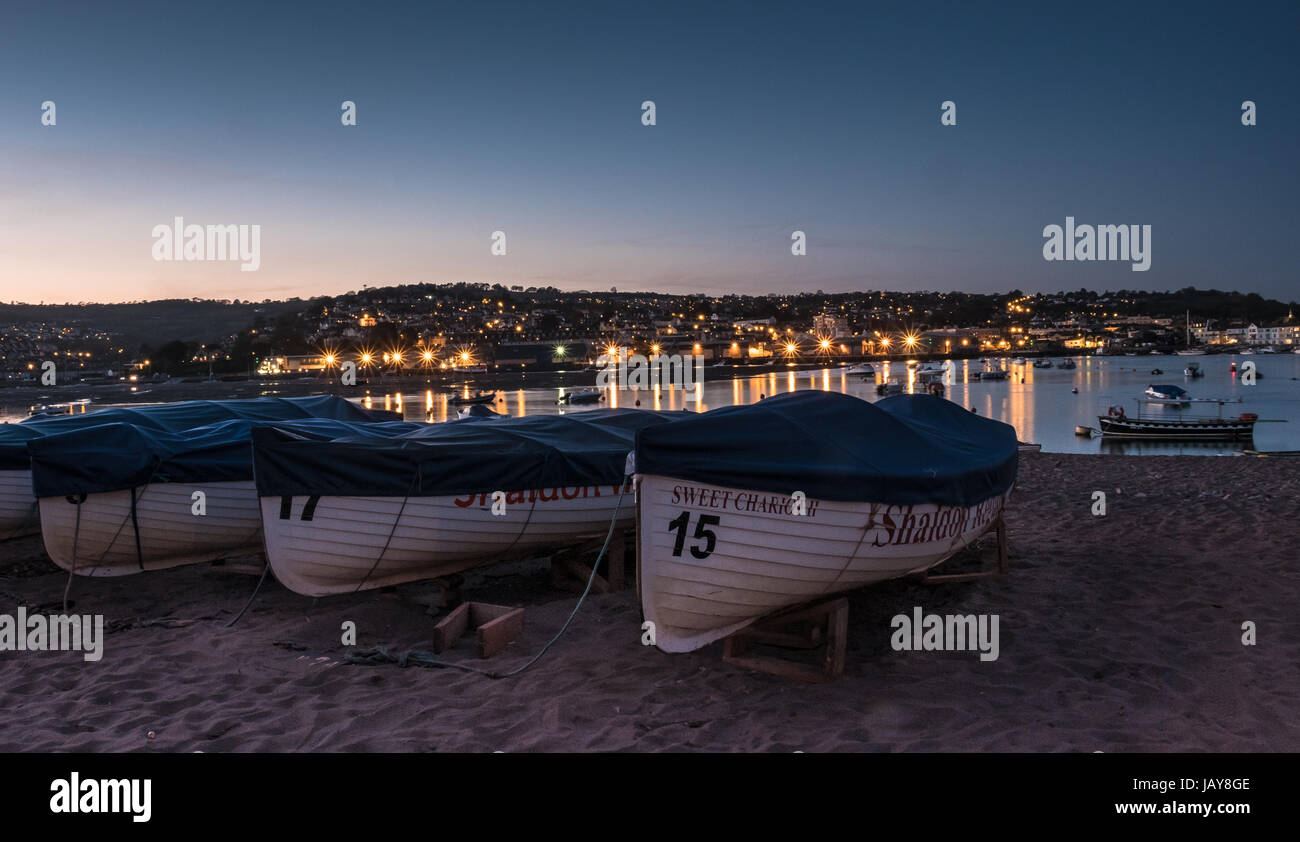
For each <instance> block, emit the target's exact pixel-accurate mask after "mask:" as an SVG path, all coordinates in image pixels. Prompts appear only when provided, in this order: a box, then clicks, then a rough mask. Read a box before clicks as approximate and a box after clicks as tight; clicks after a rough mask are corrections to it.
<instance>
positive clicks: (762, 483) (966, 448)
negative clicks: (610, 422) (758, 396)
mask: <svg viewBox="0 0 1300 842" xmlns="http://www.w3.org/2000/svg"><path fill="white" fill-rule="evenodd" d="M1018 464H1019V448H1018V444H1017V441H1016V431H1015V429H1014V428H1013V427H1011V426H1010V425H1008V424H1003V423H1002V422H1000V421H994V420H992V419H989V418H983V417H981V416H978V415H975V414H974V413H971V412H968V411H966V410H965V409H962V408H961V407H960V406H958V405H957V404H954V403H952V402H951V401H947V400H944V399H943V398H938V397H932V396H930V395H897V396H894V397H890V398H885V399H884V400H881V401H879V402H877V403H875V404H872V403H868V402H867V401H864V400H861V399H859V398H855V397H851V396H849V395H842V394H837V393H834V392H822V391H813V390H809V391H800V392H789V393H786V394H782V395H775V396H773V397H770V398H766V399H764V400H761V401H759V402H758V403H755V404H750V405H748V406H728V407H722V408H720V409H715V410H712V411H710V412H706V413H703V414H701V415H697V416H695V417H693V418H687V419H684V420H681V421H677V422H675V423H674V424H672V425H671V426H660V427H651V428H648V429H645V430H642V431H641V432H640V433H639V434H638V435H637V442H636V470H637V472H638V473H641V474H654V475H659V476H666V477H673V478H676V479H682V480H692V481H695V482H703V483H709V484H710V485H720V486H726V487H729V488H740V489H751V490H756V491H770V492H773V493H777V494H784V495H790V494H792V493H794V492H795V491H802V492H803V493H804V494H806V495H808V496H809V497H814V498H820V499H825V500H842V501H854V502H871V503H886V504H894V505H914V504H920V503H934V504H939V505H946V506H963V507H966V506H973V505H975V504H977V503H980V502H982V501H984V500H987V499H990V498H992V497H996V496H998V495H1000V494H1003V493H1005V492H1006V491H1008V490H1009V489H1010V488H1011V486H1012V484H1013V483H1014V482H1015V479H1016V468H1017V466H1018Z"/></svg>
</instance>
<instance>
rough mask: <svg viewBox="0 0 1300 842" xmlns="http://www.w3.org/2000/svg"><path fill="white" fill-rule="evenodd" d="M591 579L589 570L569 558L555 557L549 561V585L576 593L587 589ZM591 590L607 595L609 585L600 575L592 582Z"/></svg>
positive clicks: (574, 559)
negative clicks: (588, 581)
mask: <svg viewBox="0 0 1300 842" xmlns="http://www.w3.org/2000/svg"><path fill="white" fill-rule="evenodd" d="M589 578H591V568H590V567H588V566H587V565H585V564H583V563H582V562H580V561H578V560H577V559H576V558H573V557H571V556H556V557H555V558H552V559H551V584H552V585H554V586H555V587H557V588H562V589H564V590H568V591H574V592H576V593H582V592H583V591H584V590H586V588H587V580H588V579H589ZM591 589H592V590H593V591H595V592H596V593H609V591H610V584H609V582H608V581H607V580H606V579H605V578H604V577H603V576H601V575H600V574H597V575H596V578H595V579H593V580H592V583H591Z"/></svg>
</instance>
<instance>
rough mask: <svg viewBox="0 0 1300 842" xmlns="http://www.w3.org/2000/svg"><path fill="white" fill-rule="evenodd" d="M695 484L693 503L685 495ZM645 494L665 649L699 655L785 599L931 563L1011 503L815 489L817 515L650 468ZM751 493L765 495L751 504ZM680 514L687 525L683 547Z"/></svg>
mask: <svg viewBox="0 0 1300 842" xmlns="http://www.w3.org/2000/svg"><path fill="white" fill-rule="evenodd" d="M688 492H689V493H693V494H694V497H693V501H694V502H685V499H686V498H685V496H684V494H685V493H688ZM637 495H638V501H639V502H638V507H639V510H640V528H639V529H638V532H639V538H638V545H637V563H638V564H639V565H640V571H641V580H640V581H641V605H642V609H643V611H644V614H645V619H646V620H647V621H649V622H651V623H654V629H655V645H657V646H658V647H659V648H660V649H662V650H664V651H665V652H690V651H692V650H694V649H698V648H700V647H701V646H706V645H708V644H709V643H712V642H714V641H716V640H720V639H722V638H723V637H726V636H727V635H729V634H731V633H732V632H735V631H738V630H739V629H742V628H744V627H745V626H747V625H749V624H750V623H752V622H753V621H754V620H756V619H758V618H759V617H762V616H766V615H768V614H772V613H774V612H776V611H779V610H781V609H783V608H787V607H790V606H794V605H799V604H802V603H805V602H809V601H812V600H815V599H818V598H820V597H823V596H827V595H830V594H834V593H838V592H840V591H847V590H852V589H854V588H859V587H862V586H864V585H870V584H874V583H876V582H883V581H885V580H887V579H897V578H899V577H902V576H908V575H910V574H913V573H921V572H924V571H926V570H929V569H930V568H931V567H934V566H935V565H937V564H939V563H941V562H943V561H944V560H946V559H948V558H950V557H951V556H952V555H953V554H954V553H956V552H958V551H959V550H961V549H962V548H964V547H965V546H967V545H968V544H969V543H970V542H971V541H973V540H975V539H976V538H978V537H979V536H980V535H982V534H983V533H984V532H986V531H988V530H989V528H990V527H991V526H992V525H994V524H995V523H996V522H997V520H998V518H999V517H1000V516H1001V514H1002V510H1003V507H1004V505H1005V500H1006V496H1005V495H1004V496H1001V497H997V498H994V499H992V500H988V501H985V502H984V503H981V504H979V505H977V506H973V507H970V508H960V509H959V508H953V507H946V506H936V505H914V506H889V505H884V504H877V503H846V502H835V501H829V500H817V499H812V498H808V499H807V500H806V503H805V505H806V507H807V513H806V514H803V515H797V514H791V513H790V498H789V496H782V495H774V494H770V493H767V492H762V491H753V490H746V489H739V488H727V487H723V486H714V485H707V484H700V483H683V482H682V481H681V480H676V479H672V478H669V477H661V476H645V475H643V476H639V477H638V483H637ZM721 501H725V503H724V502H721ZM742 501H743V502H742ZM751 501H758V502H759V504H760V505H759V507H756V508H755V509H754V510H753V511H751V510H749V503H750V502H751ZM737 504H740V508H739V511H737ZM764 509H766V511H764ZM706 518H712V520H706ZM680 522H685V524H686V526H687V527H688V529H687V532H686V535H687V540H686V541H684V542H682V543H681V544H680V545H679V544H678V542H677V537H676V536H677V535H678V533H679V529H677V528H674V527H673V524H674V523H680ZM697 524H700V525H701V526H697ZM697 534H698V535H702V536H703V537H702V538H701V539H699V540H694V539H692V538H691V536H693V535H697ZM710 536H712V537H710ZM710 546H712V550H709V547H710ZM706 551H707V552H706ZM700 556H703V557H700Z"/></svg>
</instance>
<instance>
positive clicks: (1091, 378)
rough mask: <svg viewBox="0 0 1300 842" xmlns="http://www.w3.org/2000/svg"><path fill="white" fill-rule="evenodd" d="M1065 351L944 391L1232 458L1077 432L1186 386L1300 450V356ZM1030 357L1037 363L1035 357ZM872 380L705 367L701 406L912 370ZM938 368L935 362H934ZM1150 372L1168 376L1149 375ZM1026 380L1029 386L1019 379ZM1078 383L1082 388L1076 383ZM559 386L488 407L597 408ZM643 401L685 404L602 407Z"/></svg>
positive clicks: (986, 411) (1051, 424) (1071, 435)
mask: <svg viewBox="0 0 1300 842" xmlns="http://www.w3.org/2000/svg"><path fill="white" fill-rule="evenodd" d="M1063 359H1064V358H1063V357H1055V358H1052V363H1053V367H1052V368H1050V369H1047V368H1034V367H1033V366H1032V364H1031V363H1026V364H1025V365H1023V366H1021V365H1015V364H1013V363H1012V361H1011V360H992V361H990V362H989V363H988V364H985V363H982V362H980V361H979V360H958V361H955V362H954V363H953V366H954V378H953V379H954V381H955V382H954V383H953V384H952V385H949V386H947V387H946V392H947V397H948V398H949V399H950V400H952V401H954V402H956V403H958V404H960V405H962V406H964V407H966V408H968V409H969V408H971V407H973V408H974V409H975V411H976V412H978V413H979V414H980V415H983V416H986V417H990V418H997V419H999V420H1001V421H1004V422H1006V423H1008V424H1011V425H1012V426H1014V427H1015V428H1016V431H1017V433H1018V434H1019V437H1020V439H1021V440H1022V441H1030V442H1038V443H1040V444H1042V445H1043V450H1045V451H1053V452H1059V453H1137V454H1145V453H1151V454H1173V453H1195V454H1204V455H1209V454H1229V453H1232V452H1234V451H1238V450H1241V449H1242V448H1243V447H1245V446H1247V445H1242V444H1233V443H1230V442H1224V443H1210V442H1124V441H1114V442H1112V441H1107V442H1105V443H1103V442H1102V441H1101V439H1100V438H1099V437H1096V436H1094V437H1093V438H1086V437H1080V436H1076V435H1075V426H1076V425H1080V424H1083V425H1087V426H1091V427H1094V428H1095V427H1096V426H1097V416H1098V415H1104V414H1106V410H1107V408H1108V407H1109V406H1112V405H1117V404H1122V405H1123V406H1124V408H1125V411H1126V412H1127V413H1128V414H1129V415H1134V414H1136V413H1137V411H1138V405H1137V404H1136V403H1135V399H1136V398H1138V397H1141V396H1142V393H1143V391H1144V390H1145V389H1146V387H1147V386H1148V385H1150V384H1153V383H1171V384H1174V385H1178V386H1181V387H1182V388H1184V389H1186V390H1187V391H1188V393H1189V394H1190V395H1191V396H1192V397H1204V398H1216V399H1219V398H1222V399H1227V400H1230V401H1236V400H1237V399H1241V401H1242V402H1241V403H1235V402H1232V403H1225V404H1224V405H1223V406H1222V407H1219V406H1218V405H1217V404H1213V403H1193V404H1192V405H1191V406H1190V407H1188V408H1186V409H1184V410H1182V413H1181V415H1182V417H1188V416H1195V415H1210V416H1214V415H1217V414H1218V413H1219V412H1220V411H1222V413H1223V415H1224V417H1236V416H1237V415H1239V414H1241V413H1242V412H1253V413H1255V414H1257V415H1258V416H1259V417H1260V418H1261V419H1278V420H1284V421H1285V422H1284V423H1259V424H1257V425H1256V427H1255V441H1254V448H1255V449H1256V450H1300V379H1297V378H1300V355H1295V354H1255V355H1248V356H1244V357H1241V356H1227V355H1215V356H1203V357H1180V356H1153V357H1151V356H1149V357H1075V358H1073V359H1074V362H1075V364H1076V365H1077V366H1078V367H1077V368H1075V369H1073V370H1068V369H1061V368H1058V367H1057V366H1058V365H1059V364H1060V363H1061V361H1062V360H1063ZM1247 360H1249V361H1252V362H1254V363H1255V366H1256V370H1257V375H1258V376H1257V379H1256V383H1255V385H1254V386H1246V385H1243V384H1242V382H1241V380H1242V378H1241V377H1240V375H1239V374H1238V375H1234V374H1232V373H1231V371H1230V366H1231V364H1232V363H1233V362H1236V364H1237V367H1238V369H1240V368H1241V367H1242V364H1243V363H1244V362H1245V361H1247ZM1031 362H1032V361H1031ZM1189 362H1196V363H1198V364H1199V365H1200V367H1201V369H1202V370H1203V371H1204V372H1205V376H1204V377H1198V378H1195V379H1194V380H1193V379H1192V378H1188V377H1185V376H1184V375H1183V369H1184V368H1185V367H1186V365H1187V364H1188V363H1189ZM874 365H875V368H876V376H875V378H866V379H864V378H862V377H860V376H856V375H849V374H847V373H845V371H844V370H843V369H840V368H825V369H820V370H813V371H800V372H793V371H784V372H781V371H777V372H770V373H763V374H756V375H744V374H741V375H734V376H733V375H732V374H730V373H729V370H727V369H722V370H720V373H715V372H714V371H712V370H710V369H709V368H707V367H706V368H705V382H704V384H703V403H702V404H697V405H694V407H695V408H700V409H705V410H707V409H714V408H716V407H720V406H730V405H733V404H749V403H754V402H755V401H757V400H760V399H761V398H762V397H763V396H765V395H776V394H781V393H784V392H792V391H795V390H797V389H822V390H826V391H833V392H842V393H844V394H849V395H854V396H856V397H860V398H863V399H865V400H869V401H876V400H878V399H879V398H878V397H877V395H876V384H877V383H879V382H881V381H882V380H884V379H886V378H889V377H891V376H892V377H896V378H899V379H900V380H902V381H904V382H907V381H908V380H911V379H913V378H909V377H908V369H907V366H906V365H905V364H903V363H893V364H890V363H880V364H874ZM932 365H936V364H934V363H932ZM986 368H1000V369H1003V370H1006V371H1007V372H1008V377H1007V379H1006V380H1002V381H971V380H970V374H971V373H972V372H981V371H984V370H985V369H986ZM1154 369H1161V370H1163V374H1153V373H1152V371H1153V370H1154ZM1022 378H1023V382H1022ZM1076 388H1077V389H1078V393H1077V394H1075V393H1073V392H1072V389H1076ZM908 391H915V392H918V393H920V392H924V391H925V387H924V386H923V385H921V384H917V383H910V384H909V386H908ZM563 392H564V390H563V389H560V388H553V389H515V390H510V389H506V390H501V391H499V392H498V395H497V400H496V402H495V403H493V404H492V406H493V408H494V409H495V410H496V411H497V412H502V413H508V414H510V415H538V414H556V413H564V412H582V411H585V409H588V408H591V406H592V405H587V406H576V407H572V408H569V407H566V406H564V405H560V404H558V403H557V398H558V397H559V396H560V395H561V394H563ZM457 394H463V395H465V396H469V395H471V394H473V390H471V389H469V388H465V389H463V390H462V391H461V392H458V393H457ZM448 398H449V395H448V394H447V393H441V394H436V393H433V392H424V393H414V394H405V395H400V396H399V395H397V394H396V393H389V394H385V395H380V394H379V393H377V392H375V393H373V394H372V397H371V405H372V406H375V407H381V406H384V407H387V408H389V409H401V410H402V412H403V414H404V415H405V417H407V418H408V419H412V420H415V419H422V418H429V419H431V420H434V421H444V420H447V419H448V418H455V417H456V413H457V410H458V409H459V408H458V407H457V406H455V405H451V404H449V403H448ZM637 401H640V403H639V406H640V407H641V408H642V409H682V408H688V407H691V406H692V405H688V404H686V402H685V401H684V395H683V393H682V392H680V391H676V390H669V389H659V390H650V391H640V392H633V391H618V390H612V389H611V390H608V391H607V392H606V398H605V400H604V401H602V402H601V403H600V404H598V405H599V406H624V407H629V406H635V405H637ZM1148 411H1151V412H1155V413H1158V414H1167V415H1171V416H1172V417H1178V411H1176V410H1173V409H1169V408H1162V407H1155V408H1153V409H1151V410H1148Z"/></svg>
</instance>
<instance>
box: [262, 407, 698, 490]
mask: <svg viewBox="0 0 1300 842" xmlns="http://www.w3.org/2000/svg"><path fill="white" fill-rule="evenodd" d="M680 417H688V418H689V417H691V414H690V413H681V412H652V411H649V410H640V409H594V410H591V411H588V412H577V413H573V414H570V415H538V416H529V417H525V418H497V419H487V420H482V421H474V422H471V423H464V422H459V423H458V422H448V423H445V424H431V425H421V427H420V428H419V429H417V430H413V431H409V432H406V431H401V430H397V429H396V428H393V429H388V425H365V426H361V425H352V429H351V430H350V431H348V432H347V433H346V434H342V435H334V436H331V437H329V438H328V439H326V438H325V437H323V436H321V435H318V434H316V433H314V432H313V431H311V430H305V429H303V428H302V427H301V426H300V425H287V424H286V425H279V424H275V425H260V426H258V427H257V428H256V429H254V431H253V464H254V473H255V475H256V479H257V493H258V494H259V495H261V496H263V497H271V496H284V495H290V496H300V495H320V496H369V497H405V496H408V495H409V496H412V497H440V496H449V495H460V494H479V493H491V492H493V491H520V490H528V489H534V488H572V487H576V486H587V485H614V486H617V485H618V484H619V483H620V481H621V480H622V478H623V471H624V466H625V464H626V459H627V455H628V453H629V452H631V450H632V446H633V444H634V441H635V437H636V433H637V431H638V430H642V429H646V428H649V427H657V426H664V425H667V424H669V423H672V422H673V419H675V418H680Z"/></svg>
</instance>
